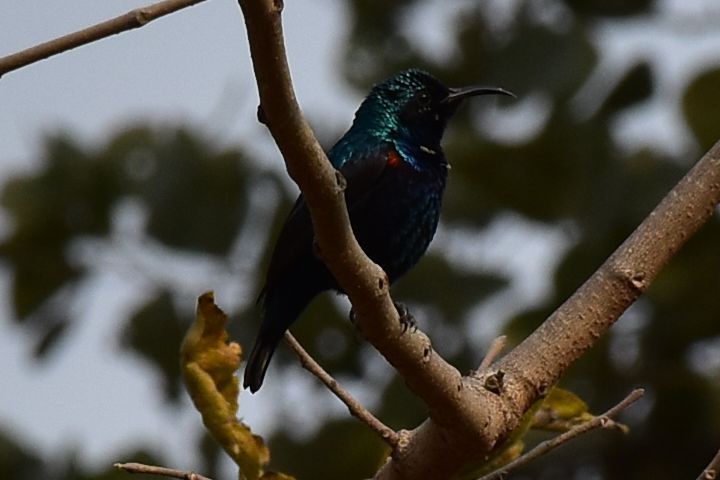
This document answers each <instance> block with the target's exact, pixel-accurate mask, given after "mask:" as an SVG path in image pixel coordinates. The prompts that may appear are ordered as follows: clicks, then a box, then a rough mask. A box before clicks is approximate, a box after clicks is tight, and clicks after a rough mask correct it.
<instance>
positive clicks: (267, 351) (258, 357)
mask: <svg viewBox="0 0 720 480" xmlns="http://www.w3.org/2000/svg"><path fill="white" fill-rule="evenodd" d="M279 341H280V338H275V337H274V336H273V337H267V336H264V335H258V338H257V340H255V345H253V349H252V351H251V352H250V356H249V357H248V361H247V365H245V377H244V379H243V387H244V388H249V389H250V391H251V392H252V393H255V392H257V391H258V390H259V389H260V386H261V385H262V383H263V379H264V378H265V372H266V371H267V368H268V365H270V359H271V358H272V356H273V353H275V348H276V347H277V345H278V342H279Z"/></svg>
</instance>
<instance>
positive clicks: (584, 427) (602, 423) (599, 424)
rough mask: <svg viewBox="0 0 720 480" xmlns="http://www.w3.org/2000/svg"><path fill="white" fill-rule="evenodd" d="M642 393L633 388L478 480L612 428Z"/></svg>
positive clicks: (491, 479) (494, 478)
mask: <svg viewBox="0 0 720 480" xmlns="http://www.w3.org/2000/svg"><path fill="white" fill-rule="evenodd" d="M644 394H645V390H643V389H642V388H638V389H636V390H633V391H632V392H630V394H629V395H628V396H627V397H625V398H624V399H623V400H622V401H621V402H620V403H618V404H617V405H615V406H614V407H612V408H611V409H610V410H608V411H607V412H605V413H603V414H602V415H600V416H598V417H595V418H593V419H592V420H589V421H587V422H584V423H581V424H580V425H578V426H576V427H574V428H571V429H570V430H568V431H567V432H565V433H562V434H560V435H558V436H557V437H554V438H551V439H550V440H546V441H544V442H542V443H540V444H538V445H537V446H536V447H535V448H533V449H532V450H530V451H529V452H527V453H526V454H524V455H523V456H521V457H519V458H517V459H515V460H513V461H512V462H510V463H508V464H507V465H505V466H504V467H502V468H501V469H499V470H496V471H494V472H492V473H490V474H488V475H485V476H484V477H481V478H480V479H479V480H501V479H503V478H505V476H506V475H507V474H508V473H510V472H511V471H513V470H517V469H518V468H519V467H522V466H523V465H527V464H528V463H530V462H532V461H533V460H535V459H537V458H540V457H541V456H543V455H545V454H547V453H549V452H551V451H552V450H555V449H556V448H557V447H559V446H560V445H562V444H564V443H567V442H569V441H570V440H572V439H574V438H576V437H579V436H580V435H583V434H585V433H588V432H590V431H592V430H595V429H597V428H612V427H613V426H615V422H614V421H613V420H612V418H613V417H615V416H617V415H618V414H620V412H622V411H623V410H625V409H626V408H628V407H629V406H630V405H632V404H633V403H635V402H636V401H638V400H639V399H640V397H642V396H643V395H644Z"/></svg>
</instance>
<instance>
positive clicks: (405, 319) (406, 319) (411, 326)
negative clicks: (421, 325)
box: [395, 302, 417, 333]
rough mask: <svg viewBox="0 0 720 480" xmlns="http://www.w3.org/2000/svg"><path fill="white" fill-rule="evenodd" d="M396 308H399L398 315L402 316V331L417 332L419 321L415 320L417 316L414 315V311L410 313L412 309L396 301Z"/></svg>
mask: <svg viewBox="0 0 720 480" xmlns="http://www.w3.org/2000/svg"><path fill="white" fill-rule="evenodd" d="M395 309H396V310H397V312H398V316H399V317H400V325H401V326H402V333H405V332H407V331H408V330H411V331H413V332H417V322H415V317H413V315H412V313H410V310H409V309H408V308H407V306H406V305H405V304H402V303H399V302H395Z"/></svg>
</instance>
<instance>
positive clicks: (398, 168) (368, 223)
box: [350, 160, 446, 282]
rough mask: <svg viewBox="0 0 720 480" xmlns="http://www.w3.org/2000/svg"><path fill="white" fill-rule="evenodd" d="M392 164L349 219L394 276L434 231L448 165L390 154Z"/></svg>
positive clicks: (407, 266)
mask: <svg viewBox="0 0 720 480" xmlns="http://www.w3.org/2000/svg"><path fill="white" fill-rule="evenodd" d="M388 167H390V168H388V169H387V170H386V172H385V173H384V174H383V176H382V178H381V179H380V181H379V182H378V184H377V185H376V187H375V188H374V189H373V192H372V194H370V195H368V196H367V198H366V199H365V201H364V202H360V203H359V204H358V205H356V206H355V207H354V208H353V209H352V210H351V212H350V219H351V222H352V225H353V230H354V233H355V236H356V237H357V239H358V242H359V243H360V246H361V247H362V248H363V250H364V251H365V253H366V254H367V255H368V256H369V257H370V258H371V259H372V260H373V261H374V262H376V263H378V264H379V265H380V266H381V267H382V268H383V269H384V270H385V272H386V273H387V274H388V276H389V277H390V281H391V282H392V281H394V280H396V279H397V278H398V277H400V276H402V275H403V274H405V273H406V272H407V271H408V270H409V269H410V268H412V266H414V265H415V264H416V263H417V261H418V260H419V259H420V257H421V256H422V255H423V254H424V253H425V250H427V247H428V245H429V244H430V241H431V240H432V238H433V236H434V235H435V230H436V229H437V225H438V219H439V216H440V207H441V203H442V195H443V191H444V189H445V180H446V170H445V169H443V170H442V171H430V170H420V171H418V170H416V169H415V168H413V167H411V166H409V165H403V164H402V163H398V164H397V165H395V166H393V165H391V164H390V160H389V161H388Z"/></svg>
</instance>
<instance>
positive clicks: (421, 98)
mask: <svg viewBox="0 0 720 480" xmlns="http://www.w3.org/2000/svg"><path fill="white" fill-rule="evenodd" d="M417 99H418V103H419V104H420V105H422V106H424V107H425V106H427V105H430V100H431V97H430V93H429V92H428V91H427V90H421V91H420V93H418V96H417Z"/></svg>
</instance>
